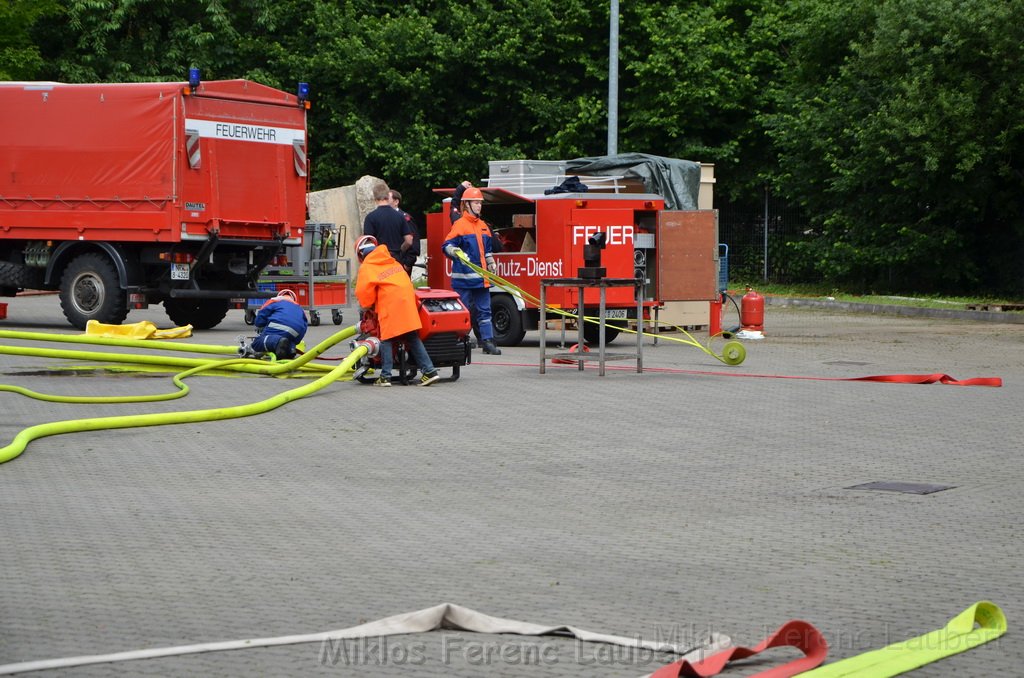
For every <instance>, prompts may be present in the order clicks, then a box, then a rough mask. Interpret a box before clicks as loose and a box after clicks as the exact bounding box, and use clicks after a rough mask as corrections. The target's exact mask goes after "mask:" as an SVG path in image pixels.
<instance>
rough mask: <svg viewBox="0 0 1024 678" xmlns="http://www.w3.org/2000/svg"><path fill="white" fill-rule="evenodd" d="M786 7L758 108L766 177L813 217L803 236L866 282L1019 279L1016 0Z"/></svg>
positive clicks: (827, 265)
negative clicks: (767, 108)
mask: <svg viewBox="0 0 1024 678" xmlns="http://www.w3.org/2000/svg"><path fill="white" fill-rule="evenodd" d="M790 9H791V10H792V16H791V17H790V23H789V26H791V30H790V31H789V32H788V34H787V35H786V36H785V37H786V40H787V42H788V47H789V50H790V51H789V54H790V55H791V61H790V63H789V64H788V67H787V69H786V71H785V75H786V82H785V83H784V84H783V85H782V86H781V87H780V88H779V89H778V90H777V91H776V94H777V95H778V106H779V108H778V110H779V114H778V115H775V116H768V117H767V118H766V119H767V121H768V124H770V125H771V127H772V132H771V134H772V136H773V138H774V140H775V141H776V143H777V145H778V149H779V155H780V165H781V168H782V171H781V173H780V174H779V176H778V185H779V186H780V187H781V188H782V190H784V191H785V192H786V194H787V195H789V196H790V197H792V198H794V199H796V200H798V201H799V202H800V203H801V204H802V205H803V206H804V207H805V208H806V209H807V210H808V211H809V213H810V214H811V215H813V217H814V218H815V220H816V222H817V223H818V225H819V227H820V231H819V234H818V237H816V238H814V239H813V240H810V241H808V242H804V243H801V244H800V245H799V247H800V248H801V249H802V251H803V252H804V253H805V254H807V255H808V256H809V257H811V258H812V260H813V261H814V263H815V265H816V266H817V268H818V270H819V271H820V272H822V273H824V274H825V275H826V276H827V277H829V278H831V279H834V280H846V281H856V282H859V283H860V284H861V285H863V286H875V285H879V286H883V287H888V288H897V289H898V288H904V289H918V290H919V291H921V290H935V291H941V290H964V289H971V288H983V289H990V290H991V289H993V288H1003V289H1008V288H1011V287H1016V288H1017V289H1020V287H1019V286H1020V282H1019V275H1017V274H1013V275H1007V274H1009V273H1010V272H1012V271H1014V270H1019V263H1016V262H1019V255H1020V254H1021V242H1022V240H1024V226H1022V217H1021V214H1022V206H1024V205H1022V196H1024V191H1022V189H1024V186H1022V179H1024V174H1022V160H1021V157H1022V151H1024V148H1022V131H1024V114H1022V112H1021V108H1020V104H1019V102H1020V100H1021V94H1022V93H1024V74H1022V73H1021V71H1020V68H1019V64H1020V63H1021V62H1022V59H1024V53H1022V51H1024V47H1022V45H1024V2H1022V1H1021V0H1009V1H1008V2H1004V3H989V2H985V1H983V0H963V1H959V0H890V1H888V2H884V3H876V2H873V1H871V0H867V1H864V0H861V1H859V2H852V3H847V4H836V3H830V2H825V1H822V2H816V1H802V2H795V3H793V4H792V5H791V7H790ZM1004 253H1012V254H1015V255H1016V256H1017V258H1016V259H1015V260H1014V259H1013V258H1012V257H1010V256H1006V257H1005V258H1004V257H1003V256H1002V255H1003V254H1004ZM997 262H1001V263H1002V264H1003V266H998V265H996V266H994V264H996V263H997Z"/></svg>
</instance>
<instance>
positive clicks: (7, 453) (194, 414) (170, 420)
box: [0, 326, 367, 464]
mask: <svg viewBox="0 0 1024 678" xmlns="http://www.w3.org/2000/svg"><path fill="white" fill-rule="evenodd" d="M357 331H358V328H357V327H356V326H352V327H348V328H346V329H344V330H341V331H339V332H337V333H336V334H334V335H332V336H331V337H329V338H328V339H326V340H325V341H323V342H321V343H319V344H317V345H316V346H315V347H313V348H312V349H311V350H309V351H307V352H306V353H305V354H303V355H302V356H301V357H300V358H297V359H295V360H289V361H280V362H277V363H269V364H267V363H263V365H262V366H261V365H253V363H262V361H259V360H253V359H251V358H234V359H228V360H212V359H211V360H206V361H200V362H201V363H202V364H199V365H194V366H192V367H191V368H190V369H188V370H186V371H185V372H182V373H181V374H178V375H176V377H175V383H176V384H178V385H179V387H184V384H182V383H181V380H183V379H185V378H187V377H189V376H192V375H195V374H198V373H200V372H203V371H206V370H219V369H231V368H235V367H245V366H250V367H257V368H260V367H262V368H263V369H262V372H261V373H263V374H267V375H274V376H276V375H278V374H282V373H284V372H287V371H293V370H295V369H298V368H301V367H303V366H305V365H306V364H307V363H308V362H309V361H311V360H313V359H314V358H316V357H317V356H319V355H320V354H321V353H322V352H323V351H325V350H326V349H327V348H330V347H331V346H333V345H334V344H337V343H338V342H340V341H344V340H345V339H347V338H349V337H352V336H354V335H355V334H356V332H357ZM0 348H8V347H0ZM366 352H367V349H366V347H365V346H360V347H357V348H356V349H355V350H354V351H352V352H351V353H350V354H349V355H348V356H347V357H346V358H345V359H344V360H343V361H342V362H341V363H339V364H338V366H337V367H335V368H333V369H330V370H329V371H328V372H327V373H326V374H323V375H322V376H320V377H318V378H317V379H316V380H314V381H312V382H310V383H308V384H304V385H302V386H299V387H296V388H293V389H290V390H288V391H285V392H283V393H279V394H278V395H276V396H273V397H271V398H268V399H266V400H263V401H260V402H256V403H251V404H248V405H236V406H233V407H218V408H212V409H206V410H190V411H186V412H166V413H157V414H136V415H125V416H116V417H94V418H88V419H69V420H65V421H57V422H50V423H46V424H37V425H35V426H30V427H28V428H26V429H23V430H22V431H21V432H20V433H18V435H16V436H15V437H14V440H12V441H11V443H10V444H9V445H7V446H6V447H3V448H0V464H3V463H5V462H8V461H10V460H12V459H14V458H15V457H17V456H18V455H20V454H21V453H22V452H24V451H25V448H26V447H28V444H29V443H30V442H32V441H33V440H36V439H38V438H44V437H46V436H53V435H60V434H63V433H74V432H78V431H99V430H105V429H114V428H135V427H140V426H164V425H167V424H185V423H192V422H199V421H218V420H222V419H235V418H238V417H248V416H252V415H254V414H262V413H263V412H269V411H270V410H273V409H276V408H278V407H280V406H281V405H284V404H285V403H288V402H291V401H292V400H297V399H299V398H303V397H305V396H307V395H309V394H311V393H315V392H316V391H319V390H320V389H322V388H324V387H325V386H327V385H328V384H331V383H333V382H335V381H337V380H338V379H340V378H342V377H343V376H344V375H345V374H346V373H347V372H349V371H351V370H352V367H353V365H355V363H356V362H357V361H358V360H359V359H360V358H362V357H363V355H365V354H366ZM57 353H67V352H57ZM72 353H82V352H79V351H73V352H72ZM94 355H98V356H102V357H101V358H99V359H100V360H107V359H109V356H110V355H111V354H107V353H97V354H94ZM124 357H134V358H146V357H149V356H124ZM178 360H182V359H178ZM172 395H173V396H175V397H181V396H180V395H179V394H172ZM181 395H184V394H181ZM143 397H144V398H145V397H146V396H143ZM76 402H104V401H103V400H97V399H95V398H93V399H86V400H82V401H76ZM106 402H109V401H106ZM122 402H128V401H122Z"/></svg>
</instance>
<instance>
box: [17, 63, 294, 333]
mask: <svg viewBox="0 0 1024 678" xmlns="http://www.w3.org/2000/svg"><path fill="white" fill-rule="evenodd" d="M189 80H190V81H189V82H188V83H185V82H162V83H128V84H85V85H73V84H62V83H54V82H8V83H0V110H3V120H4V124H3V125H0V149H3V151H2V153H0V294H3V295H6V296H11V295H13V294H15V293H16V292H18V291H20V290H22V289H39V290H59V291H60V303H61V306H62V308H63V310H64V315H65V316H66V317H67V319H68V321H69V322H70V323H71V324H72V325H74V326H75V327H78V328H80V329H82V328H84V327H85V325H86V323H87V322H88V321H89V320H92V319H95V320H98V321H100V322H104V323H114V324H117V323H120V322H122V321H123V320H124V319H125V318H126V317H127V315H128V311H129V309H131V308H145V307H146V306H147V305H148V304H155V303H163V305H164V308H165V310H166V312H167V315H168V316H169V317H170V319H171V320H172V321H173V322H174V323H176V324H178V325H185V324H191V325H192V326H193V327H195V328H197V329H208V328H210V327H213V326H215V325H217V324H218V323H220V321H221V320H223V319H224V316H225V315H226V313H227V311H228V309H229V308H230V307H232V306H234V307H237V308H244V305H245V299H246V298H248V297H260V296H269V295H268V294H265V293H264V294H261V293H259V292H257V291H256V289H257V286H256V280H257V278H258V276H259V274H260V271H261V270H262V269H263V268H264V267H265V266H266V265H267V264H268V263H270V262H271V261H272V260H274V258H275V257H278V256H281V254H282V253H283V251H284V248H285V247H286V246H291V245H299V244H301V242H302V232H303V226H304V225H305V221H306V190H307V183H308V163H307V159H306V144H307V138H306V110H307V108H308V103H307V100H306V97H307V95H308V87H307V86H305V84H304V83H300V87H299V91H298V93H297V94H289V93H286V92H283V91H280V90H277V89H274V88H271V87H266V86H264V85H260V84H257V83H254V82H249V81H246V80H223V81H211V82H201V81H200V79H199V77H198V72H196V71H194V70H193V73H190V79H189Z"/></svg>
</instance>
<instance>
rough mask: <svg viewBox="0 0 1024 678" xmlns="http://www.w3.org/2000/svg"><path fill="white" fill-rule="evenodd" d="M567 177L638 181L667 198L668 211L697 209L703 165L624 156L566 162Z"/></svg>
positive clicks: (646, 155) (674, 159)
mask: <svg viewBox="0 0 1024 678" xmlns="http://www.w3.org/2000/svg"><path fill="white" fill-rule="evenodd" d="M565 173H566V174H583V175H591V176H621V177H624V178H625V179H638V180H640V181H642V182H643V184H644V190H646V191H647V192H648V193H656V194H658V195H660V196H662V197H663V198H665V209H669V210H695V209H697V192H698V191H699V190H700V163H696V162H692V161H690V160H679V159H677V158H663V157H661V156H659V155H648V154H647V153H620V154H618V155H601V156H595V157H591V158H576V159H574V160H568V161H566V170H565Z"/></svg>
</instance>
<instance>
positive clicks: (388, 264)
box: [356, 235, 441, 386]
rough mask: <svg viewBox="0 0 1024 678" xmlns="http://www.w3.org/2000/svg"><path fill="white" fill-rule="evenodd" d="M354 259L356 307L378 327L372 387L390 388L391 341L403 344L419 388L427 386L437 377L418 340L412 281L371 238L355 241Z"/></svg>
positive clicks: (388, 253)
mask: <svg viewBox="0 0 1024 678" xmlns="http://www.w3.org/2000/svg"><path fill="white" fill-rule="evenodd" d="M356 257H357V258H358V259H359V273H358V274H357V276H356V298H357V299H358V300H359V306H360V307H362V308H364V309H369V308H372V309H374V311H375V312H376V313H377V322H378V325H379V327H380V361H381V370H380V376H379V377H378V378H377V381H375V382H374V385H375V386H391V368H392V366H393V365H394V357H393V356H392V353H391V341H392V340H398V341H402V342H405V345H406V347H407V348H408V349H409V354H410V355H411V356H412V359H413V360H414V361H415V362H416V365H417V366H418V367H419V368H420V371H421V372H422V373H423V375H422V376H421V377H420V382H419V383H420V386H430V385H431V384H433V383H434V382H435V381H437V380H438V379H440V378H441V377H440V375H438V373H437V369H435V368H434V364H433V363H432V362H431V360H430V356H429V355H428V354H427V349H426V347H425V346H423V341H422V340H421V339H420V334H419V330H420V328H421V327H423V323H421V322H420V314H419V310H418V309H417V308H416V291H415V289H414V288H413V286H412V281H411V280H410V279H409V276H408V275H406V273H405V269H404V268H403V267H402V265H401V264H400V263H398V262H397V261H395V259H394V257H392V256H391V253H390V252H388V248H387V247H385V246H384V245H378V244H377V239H376V238H374V237H373V236H372V235H364V236H363V237H361V238H359V240H357V241H356Z"/></svg>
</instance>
